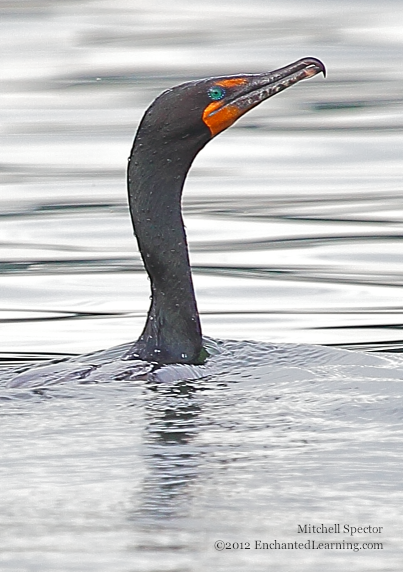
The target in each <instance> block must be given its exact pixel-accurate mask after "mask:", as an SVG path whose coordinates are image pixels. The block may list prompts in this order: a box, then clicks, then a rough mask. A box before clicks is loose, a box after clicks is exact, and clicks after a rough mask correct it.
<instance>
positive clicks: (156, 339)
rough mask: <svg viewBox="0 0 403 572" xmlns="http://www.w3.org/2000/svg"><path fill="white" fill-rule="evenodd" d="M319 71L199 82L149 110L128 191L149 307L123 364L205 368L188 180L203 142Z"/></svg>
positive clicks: (306, 65)
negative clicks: (185, 193) (186, 211)
mask: <svg viewBox="0 0 403 572" xmlns="http://www.w3.org/2000/svg"><path fill="white" fill-rule="evenodd" d="M321 72H322V73H323V74H324V73H325V68H324V66H323V64H322V63H321V62H320V61H319V60H317V59H314V58H305V59H302V60H299V61H297V62H295V63H293V64H290V65H289V66H286V67H284V68H281V69H278V70H275V71H272V72H269V73H263V74H240V75H236V76H229V77H215V78H208V79H202V80H198V81H193V82H188V83H184V84H182V85H179V86H177V87H174V88H172V89H169V90H167V91H165V92H164V93H162V94H161V95H160V96H159V97H157V99H156V100H155V101H154V102H153V103H152V104H151V105H150V107H149V108H148V109H147V111H146V112H145V114H144V117H143V119H142V121H141V123H140V126H139V128H138V131H137V134H136V137H135V140H134V144H133V148H132V151H131V154H130V159H129V167H128V190H129V204H130V212H131V217H132V222H133V227H134V233H135V235H136V238H137V242H138V246H139V250H140V253H141V256H142V258H143V261H144V266H145V268H146V271H147V273H148V275H149V277H150V280H151V293H152V300H151V307H150V310H149V312H148V316H147V321H146V324H145V327H144V330H143V333H142V334H141V336H140V338H139V339H138V340H137V342H136V343H135V344H134V345H133V346H132V348H131V350H130V352H129V353H128V355H127V356H126V357H127V358H129V359H130V358H133V359H135V358H137V359H138V358H140V359H143V360H146V361H152V362H157V363H192V364H197V363H202V362H203V360H204V359H205V357H206V352H205V351H204V350H203V346H202V333H201V327H200V320H199V314H198V311H197V305H196V299H195V295H194V290H193V283H192V275H191V270H190V265H189V255H188V247H187V241H186V234H185V230H184V226H183V220H182V212H181V197H182V190H183V185H184V183H185V179H186V176H187V173H188V171H189V169H190V166H191V164H192V162H193V160H194V158H195V157H196V155H197V153H198V152H199V151H200V150H201V149H202V148H203V147H204V146H205V145H206V143H208V142H209V141H210V140H211V139H212V138H213V137H214V136H215V135H217V134H218V133H220V132H221V131H223V130H224V129H226V128H228V127H229V126H230V125H232V123H234V122H235V121H236V120H237V119H238V118H239V117H241V116H242V115H243V114H244V113H246V112H247V111H249V110H250V109H252V108H253V107H255V106H256V105H258V104H259V103H261V102H262V101H264V100H266V99H268V98H269V97H271V96H273V95H275V94H276V93H279V92H280V91H282V90H284V89H286V88H287V87H290V86H291V85H294V84H295V83H297V82H298V81H300V80H302V79H305V78H309V77H312V76H314V75H316V74H318V73H321Z"/></svg>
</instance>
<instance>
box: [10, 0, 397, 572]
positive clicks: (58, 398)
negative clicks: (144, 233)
mask: <svg viewBox="0 0 403 572" xmlns="http://www.w3.org/2000/svg"><path fill="white" fill-rule="evenodd" d="M399 7H400V4H399V3H398V2H393V1H389V2H386V3H384V4H383V6H382V12H380V11H379V8H378V7H377V4H376V3H372V2H369V3H368V2H367V3H366V4H365V6H363V4H362V3H361V2H348V3H347V2H343V1H341V0H339V1H338V2H337V3H334V4H332V6H328V5H327V4H326V5H323V4H320V5H319V4H318V3H316V2H313V1H311V2H308V3H305V4H304V6H300V5H298V4H295V3H293V2H283V3H282V4H281V6H280V5H276V6H274V5H271V4H267V3H265V2H261V1H258V0H256V1H254V2H249V3H248V4H247V5H245V4H244V3H241V2H237V1H232V2H231V3H228V2H227V3H225V2H224V3H221V4H220V5H219V6H218V5H217V4H216V3H214V4H213V3H207V4H206V3H205V4H204V8H203V10H202V11H201V10H200V5H199V4H197V3H192V2H190V3H189V2H186V3H185V2H181V1H180V0H177V1H176V2H175V3H174V4H172V3H170V4H169V5H166V6H162V5H161V4H160V3H158V2H149V3H147V6H144V5H143V4H142V3H136V2H134V3H127V2H124V1H123V0H119V1H117V2H114V3H113V4H112V3H109V2H101V1H94V2H85V1H83V2H74V3H70V2H64V1H60V2H57V3H52V2H45V1H42V2H35V3H29V4H27V3H25V2H19V1H17V2H13V3H11V4H10V3H9V2H0V9H1V12H2V17H1V24H0V25H1V28H2V38H3V42H2V44H3V54H4V55H5V57H4V58H3V59H2V62H1V64H0V65H1V73H2V79H3V87H2V94H1V96H0V97H1V100H2V105H1V112H0V113H1V118H2V126H3V127H2V133H3V137H2V140H1V141H0V150H1V159H0V181H1V183H2V193H1V196H0V219H1V224H0V287H1V299H0V320H1V324H2V328H1V332H0V350H1V352H2V353H1V357H2V363H3V364H4V368H3V369H2V372H1V380H2V381H1V387H0V398H1V403H2V407H1V414H2V424H1V429H0V430H1V432H2V436H1V443H2V445H1V449H2V451H1V456H2V464H1V468H0V484H1V488H2V491H3V494H2V496H1V500H0V503H1V510H0V527H1V535H2V543H1V546H2V548H1V550H0V561H1V566H0V567H1V569H2V570H3V569H4V570H16V571H17V570H18V571H20V570H24V571H25V570H27V571H36V570H41V571H46V570H49V571H51V572H55V571H58V570H60V571H63V572H64V571H80V572H81V570H83V569H85V570H94V571H95V570H96V571H97V572H99V571H101V572H102V571H108V572H109V571H111V570H113V571H116V570H119V571H128V572H129V571H130V572H132V571H142V572H143V571H155V570H162V571H165V570H166V571H169V572H171V571H175V572H182V571H185V570H186V571H187V570H191V571H194V570H195V571H198V570H207V569H214V570H218V571H220V570H222V571H227V570H228V571H229V570H231V571H234V570H235V571H236V570H250V569H253V570H256V571H257V572H260V571H262V572H263V571H266V570H268V568H275V569H276V570H279V571H280V572H282V571H287V572H288V571H289V570H290V569H293V567H295V568H297V566H298V570H309V571H316V570H323V568H324V567H326V568H327V569H328V570H329V571H335V572H336V571H338V570H340V569H341V568H346V569H349V570H351V571H353V572H358V571H365V572H367V571H368V570H379V571H386V570H388V571H398V570H400V566H399V562H401V554H400V553H401V540H402V538H401V526H402V518H401V511H400V509H399V507H400V505H401V500H402V499H401V495H402V493H401V490H402V481H401V467H400V459H401V457H402V452H401V442H402V440H401V426H402V424H401V421H402V411H403V410H402V404H401V399H402V389H401V384H402V372H403V369H402V367H403V362H402V360H401V358H400V355H399V352H400V350H401V347H402V340H403V338H402V335H401V328H402V326H401V324H402V314H403V309H402V304H401V300H402V278H401V268H402V262H403V260H402V249H401V241H402V213H403V202H402V198H401V197H402V192H401V190H402V189H401V180H402V174H403V163H402V160H401V149H402V143H403V141H402V139H403V135H402V133H403V132H402V125H403V124H402V96H401V94H402V81H403V80H402V73H401V71H400V67H401V60H402V40H401V33H400V31H401V22H400V20H401V10H399ZM310 55H312V56H316V57H319V58H321V59H323V61H324V62H325V63H326V66H327V68H328V78H327V79H326V80H323V79H322V78H319V77H317V78H314V79H313V80H311V81H307V82H303V83H301V84H299V85H298V86H295V88H294V89H290V90H287V92H285V93H283V94H281V95H280V96H279V97H277V98H273V99H271V100H270V101H268V102H266V103H265V104H263V105H262V106H260V107H259V108H257V109H256V110H254V111H253V112H251V113H249V114H248V115H247V116H245V117H244V118H243V119H242V120H241V121H239V122H238V123H237V124H236V125H235V126H234V127H233V128H231V129H230V130H229V131H228V132H226V133H224V134H222V135H221V136H219V137H217V138H216V139H215V140H214V141H212V142H211V143H210V144H209V145H208V146H207V147H206V149H205V150H203V152H202V153H201V154H200V155H199V156H198V158H197V159H196V161H195V164H194V167H193V169H192V171H191V173H190V176H189V179H188V182H187V185H186V189H185V196H184V213H185V220H186V226H187V232H188V237H189V242H190V248H191V259H192V265H193V268H194V280H195V287H196V291H197V298H198V303H199V308H200V311H201V318H202V323H203V330H204V332H205V334H206V335H208V336H211V337H212V338H215V339H217V340H232V341H226V342H224V343H223V344H222V345H220V352H219V353H218V354H217V356H216V357H215V358H213V360H212V362H211V363H212V364H213V365H214V367H212V368H211V369H209V370H208V371H206V372H205V373H206V375H205V376H204V377H203V378H202V379H195V378H194V377H193V378H192V375H189V376H188V381H187V382H185V381H184V380H180V379H179V380H175V379H173V378H172V376H168V378H169V379H166V378H165V381H161V379H162V378H164V374H160V375H161V376H162V377H161V378H160V379H159V380H158V379H156V378H155V377H153V376H148V377H147V376H146V375H143V378H141V379H139V378H138V377H136V376H135V375H132V376H131V375H130V374H127V367H128V366H127V362H126V363H125V364H120V362H118V363H119V367H122V371H124V372H126V373H124V374H122V375H120V376H119V375H118V374H116V367H117V366H116V363H117V362H116V358H117V357H118V355H119V351H120V350H117V354H116V353H113V352H109V353H108V352H106V354H102V353H101V354H97V355H98V358H94V356H91V357H90V358H82V357H74V358H73V361H72V362H64V361H63V362H60V363H59V364H57V363H56V364H55V366H51V367H55V368H56V369H57V368H59V369H57V371H61V372H62V373H61V374H60V376H59V378H57V375H59V374H57V375H56V378H57V382H58V383H56V384H55V385H52V384H51V383H50V382H49V379H50V378H49V376H43V377H42V378H39V379H40V381H39V382H38V381H36V382H35V381H32V379H34V377H33V378H30V379H28V380H27V378H23V379H25V383H23V384H21V385H19V384H18V383H15V382H12V380H13V379H15V378H16V375H17V370H18V371H20V372H23V371H25V372H26V375H28V376H29V375H30V374H29V369H27V368H29V367H30V366H29V364H31V363H32V364H38V362H39V361H41V360H45V359H46V358H55V359H56V360H58V359H64V358H66V357H68V356H69V355H73V354H74V355H78V356H80V355H81V354H85V353H86V352H94V351H97V350H101V349H102V348H111V347H113V346H115V345H119V344H126V343H128V342H129V341H130V340H134V339H136V337H137V336H138V334H139V333H140V331H141V328H142V325H143V323H144V320H145V314H146V310H147V306H148V297H149V284H148V281H147V278H146V276H145V274H144V271H143V269H142V265H141V261H140V257H139V255H138V253H137V251H136V247H135V243H134V239H133V235H132V229H131V227H130V220H129V215H128V210H127V205H126V193H125V167H126V158H127V156H128V153H129V149H130V146H131V143H132V139H133V136H134V132H135V129H136V127H137V124H138V122H139V120H140V118H141V115H142V113H143V111H144V109H145V108H146V107H147V105H148V104H149V102H150V101H151V100H152V99H153V98H154V97H155V96H156V95H158V93H160V92H161V91H162V90H163V89H165V88H168V87H170V86H172V85H175V84H177V83H180V82H182V81H186V80H189V79H192V78H197V77H203V76H209V75H215V74H217V75H219V74H226V73H237V72H240V71H245V72H255V71H256V72H259V71H263V70H268V69H273V68H275V67H278V66H280V65H284V64H286V63H289V62H291V61H293V60H295V59H298V58H300V57H304V56H310ZM243 340H253V342H248V343H245V342H243ZM287 344H291V345H287ZM292 344H297V345H296V346H295V345H292ZM300 344H321V345H322V346H323V345H333V346H339V347H340V348H353V349H355V350H357V349H361V350H367V352H366V353H361V352H357V351H354V352H345V351H344V350H342V349H334V348H329V347H312V346H309V345H305V346H304V347H301V346H300ZM379 350H381V351H382V352H385V351H387V352H395V353H393V354H391V353H379ZM376 351H378V353H373V352H376ZM369 352H372V353H369ZM95 359H99V360H100V361H102V363H103V366H102V367H100V368H99V369H94V370H91V372H90V373H89V374H88V375H87V374H85V375H84V374H83V373H82V372H85V371H88V363H89V362H91V363H92V362H94V360H95ZM108 360H109V361H108ZM214 360H215V361H214ZM111 361H112V363H113V364H114V365H113V366H109V365H108V363H110V362H111ZM83 364H84V365H83ZM45 367H46V366H45ZM86 367H87V369H85V368H86ZM108 367H112V369H113V373H112V374H111V371H110V369H109V370H108ZM11 368H17V370H15V369H11ZM125 368H126V369H125ZM45 371H46V370H45ZM119 371H120V370H119ZM77 372H81V373H79V374H78V373H77ZM120 373H122V372H120ZM21 375H25V374H24V373H21ZM140 377H141V376H140ZM174 377H175V376H174ZM178 377H180V375H178ZM20 379H21V378H20ZM37 379H38V378H37ZM304 523H311V524H321V523H324V524H325V525H329V526H331V525H332V524H333V523H341V524H349V525H352V526H366V525H373V526H379V527H381V526H383V527H384V528H383V532H382V533H381V534H370V535H357V537H354V540H357V542H359V543H362V542H364V541H370V542H378V541H380V542H383V549H382V550H381V549H378V550H375V549H371V550H364V549H362V547H361V544H360V547H361V549H360V550H357V551H355V550H353V549H348V548H347V549H340V550H335V549H329V550H308V549H301V550H298V551H297V553H296V550H294V551H292V550H291V549H289V550H270V551H267V550H263V551H262V550H255V549H249V550H247V549H234V550H224V551H222V552H220V551H217V550H215V549H214V542H215V541H216V540H223V541H225V542H244V543H246V542H250V543H251V546H254V542H255V540H262V541H265V542H270V541H272V540H274V539H277V540H279V541H284V542H288V541H290V542H291V541H295V540H298V541H299V540H300V538H301V537H302V539H303V540H304V541H306V540H308V539H309V538H313V539H314V540H315V541H318V542H319V541H324V540H334V541H335V540H337V541H341V540H342V539H344V540H346V541H347V540H351V538H350V537H348V536H345V535H344V536H343V535H320V534H316V535H301V534H299V533H298V532H297V530H298V529H297V525H298V524H304Z"/></svg>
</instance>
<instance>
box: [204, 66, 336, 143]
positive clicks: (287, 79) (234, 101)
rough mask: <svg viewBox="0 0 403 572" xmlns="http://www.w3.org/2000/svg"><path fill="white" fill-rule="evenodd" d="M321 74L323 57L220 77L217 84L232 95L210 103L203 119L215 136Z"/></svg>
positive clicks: (322, 71) (324, 72) (323, 70)
mask: <svg viewBox="0 0 403 572" xmlns="http://www.w3.org/2000/svg"><path fill="white" fill-rule="evenodd" d="M319 73H323V75H324V76H325V77H326V69H325V66H324V65H323V63H322V62H321V61H320V60H317V59H316V58H303V59H301V60H298V61H296V62H294V63H292V64H289V65H288V66H285V67H283V68H279V69H278V70H274V71H271V72H266V73H261V74H246V75H240V76H233V77H228V78H218V79H217V80H216V82H215V84H216V85H220V86H222V87H224V88H230V89H231V91H230V94H229V95H228V97H224V99H222V100H220V101H214V102H212V103H210V105H208V106H207V107H206V109H205V110H204V112H203V121H204V123H205V124H206V125H207V126H208V128H209V129H210V132H211V135H212V137H214V136H215V135H217V134H218V133H220V132H221V131H224V129H227V127H229V126H230V125H232V124H233V123H234V122H235V121H236V120H237V119H238V118H239V117H241V116H242V115H244V114H245V113H247V112H248V111H249V110H250V109H253V108H254V107H256V106H257V105H259V103H262V101H265V100H266V99H269V98H270V97H272V96H273V95H276V94H277V93H280V91H283V90H284V89H287V87H291V86H292V85H294V84H296V83H298V82H299V81H301V80H303V79H308V78H310V77H313V76H315V75H317V74H319Z"/></svg>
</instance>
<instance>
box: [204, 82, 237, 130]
mask: <svg viewBox="0 0 403 572" xmlns="http://www.w3.org/2000/svg"><path fill="white" fill-rule="evenodd" d="M247 83H248V80H247V79H245V78H243V77H236V78H230V79H223V80H220V81H217V82H216V85H220V86H221V87H223V88H225V89H230V88H231V87H236V86H239V85H245V84H247ZM224 101H225V100H222V101H213V102H211V103H210V105H208V106H207V107H206V109H205V110H204V112H203V121H204V123H205V124H206V125H207V127H208V128H209V129H210V131H211V135H212V137H214V136H215V135H218V133H220V132H221V131H224V129H227V128H228V127H230V125H232V124H233V123H234V121H236V120H237V119H238V117H240V116H241V115H242V114H243V113H244V111H242V112H241V110H240V109H238V107H237V106H236V105H225V103H224ZM223 105H224V106H223ZM220 108H221V110H220Z"/></svg>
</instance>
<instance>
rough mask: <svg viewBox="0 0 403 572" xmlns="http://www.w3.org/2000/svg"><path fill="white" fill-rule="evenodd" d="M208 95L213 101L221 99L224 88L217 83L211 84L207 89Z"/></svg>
mask: <svg viewBox="0 0 403 572" xmlns="http://www.w3.org/2000/svg"><path fill="white" fill-rule="evenodd" d="M207 93H208V96H209V98H210V99H212V100H214V101H218V100H220V99H222V98H223V97H224V95H225V89H224V88H223V87H221V86H219V85H213V87H210V88H209V89H208V90H207Z"/></svg>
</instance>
